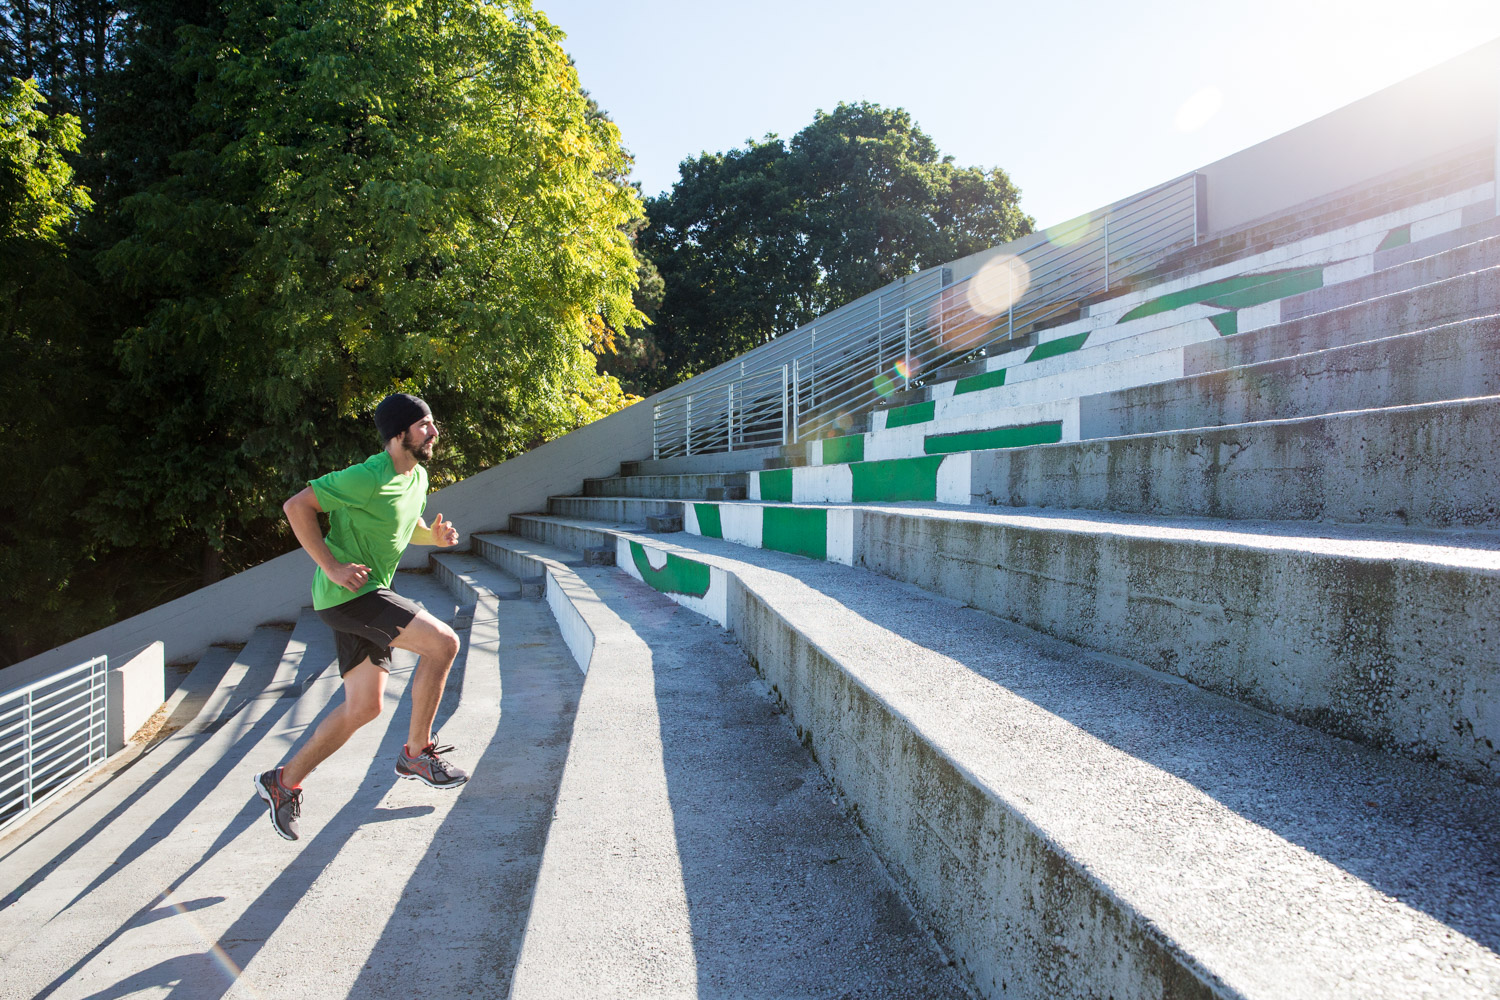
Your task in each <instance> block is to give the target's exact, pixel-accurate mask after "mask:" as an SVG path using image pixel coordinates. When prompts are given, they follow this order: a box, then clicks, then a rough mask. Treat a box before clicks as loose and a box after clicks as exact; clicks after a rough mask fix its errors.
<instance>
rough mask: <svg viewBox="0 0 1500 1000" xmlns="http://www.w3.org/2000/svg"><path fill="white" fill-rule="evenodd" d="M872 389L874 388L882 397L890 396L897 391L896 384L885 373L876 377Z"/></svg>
mask: <svg viewBox="0 0 1500 1000" xmlns="http://www.w3.org/2000/svg"><path fill="white" fill-rule="evenodd" d="M871 388H873V389H874V390H875V391H876V392H877V393H879V394H880V395H882V396H889V395H890V394H891V393H893V392H895V391H896V383H895V381H894V380H893V379H892V378H891V377H890V376H889V375H886V374H885V373H884V372H882V373H881V374H879V375H876V376H875V380H874V382H873V383H872V385H871Z"/></svg>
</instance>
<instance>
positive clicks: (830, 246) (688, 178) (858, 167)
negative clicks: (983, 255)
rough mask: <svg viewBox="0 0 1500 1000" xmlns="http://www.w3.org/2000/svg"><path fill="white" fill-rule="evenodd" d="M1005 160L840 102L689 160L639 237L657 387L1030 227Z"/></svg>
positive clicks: (893, 112) (891, 112)
mask: <svg viewBox="0 0 1500 1000" xmlns="http://www.w3.org/2000/svg"><path fill="white" fill-rule="evenodd" d="M1019 199H1020V192H1019V191H1018V190H1017V189H1016V187H1015V185H1013V184H1012V183H1011V181H1010V178H1009V177H1008V176H1007V175H1006V174H1005V173H1004V171H1002V170H999V169H994V170H983V169H979V168H975V167H967V168H965V167H958V166H955V165H954V163H953V159H952V157H946V156H942V155H941V154H940V153H939V151H938V148H937V146H936V144H935V143H934V142H933V141H932V139H931V138H929V137H928V136H927V135H926V134H925V133H924V132H922V130H921V129H920V128H918V127H917V125H916V123H915V122H913V121H912V120H911V116H910V115H908V114H907V113H906V112H905V111H903V110H901V109H899V108H897V109H887V108H882V107H880V106H879V105H876V104H869V103H858V104H840V105H839V106H838V107H837V108H836V109H835V110H834V111H833V112H832V113H824V112H821V111H820V112H818V114H817V116H816V117H815V118H814V120H813V122H812V124H810V125H808V126H807V127H806V128H804V129H803V130H802V131H800V132H798V133H797V135H795V136H794V137H793V138H792V140H791V142H790V143H783V142H782V141H781V140H780V139H778V138H777V137H776V136H774V135H770V136H767V137H766V138H765V139H764V140H762V141H755V140H749V141H747V142H746V144H745V148H743V149H736V150H731V151H730V152H729V153H714V154H707V153H705V154H703V155H701V156H699V157H697V158H695V159H689V160H686V161H684V162H683V163H682V166H681V177H680V179H679V180H678V181H677V183H676V184H674V185H673V187H672V190H671V191H670V192H668V193H666V194H663V195H661V196H659V197H656V198H653V199H651V200H650V201H649V202H648V203H647V206H646V213H647V216H648V217H649V218H650V219H651V226H650V228H649V229H647V230H646V231H645V232H644V233H642V234H641V238H640V244H641V247H642V249H643V251H644V252H645V254H646V256H647V257H649V258H650V259H651V260H652V261H653V262H654V263H655V264H656V266H657V268H658V269H659V271H660V273H661V276H662V279H663V281H664V284H665V293H664V296H663V299H662V302H661V305H660V308H659V309H658V310H657V313H656V317H655V320H656V327H655V329H654V331H653V332H654V338H655V343H656V345H657V347H658V349H659V350H660V352H661V355H662V358H663V362H662V364H661V366H660V367H659V368H658V369H657V378H656V379H655V380H654V382H653V383H652V384H650V385H647V386H645V387H644V388H647V389H652V390H655V389H661V388H665V387H666V386H669V385H672V384H674V383H676V382H679V381H681V380H682V379H684V378H687V377H689V376H691V375H694V374H696V373H698V372H701V371H704V370H706V369H708V368H711V367H713V366H714V365H716V364H719V363H721V362H724V361H727V360H729V359H730V358H733V357H735V356H737V355H739V354H742V353H743V352H745V351H747V350H750V349H751V348H754V347H757V346H759V345H760V344H762V343H765V342H766V341H767V340H769V339H771V338H772V337H775V336H777V335H779V334H782V333H786V332H788V331H789V330H792V329H795V328H796V327H798V326H800V325H802V324H804V323H807V322H809V321H810V320H812V319H814V318H815V317H817V316H818V315H820V314H821V313H823V312H826V311H828V310H829V309H833V308H837V307H838V306H840V305H843V304H844V303H846V302H850V301H853V300H854V299H856V298H858V297H859V296H861V295H864V294H866V293H868V292H871V291H874V290H875V289H877V288H879V287H881V286H882V285H885V284H887V283H889V282H891V281H893V280H895V279H897V278H899V277H901V276H903V275H905V274H910V273H911V272H913V271H916V270H920V269H922V268H925V267H931V266H934V265H937V264H941V263H944V262H946V261H949V260H953V259H954V258H957V257H962V256H964V255H966V254H970V253H975V252H978V251H979V250H983V249H985V248H987V247H991V246H994V245H996V244H999V243H1004V242H1007V241H1009V240H1013V239H1016V238H1018V237H1020V236H1024V235H1026V234H1027V233H1029V232H1030V231H1031V228H1032V225H1033V222H1032V220H1031V218H1030V217H1028V216H1026V215H1025V214H1023V213H1022V212H1021V210H1020V207H1019Z"/></svg>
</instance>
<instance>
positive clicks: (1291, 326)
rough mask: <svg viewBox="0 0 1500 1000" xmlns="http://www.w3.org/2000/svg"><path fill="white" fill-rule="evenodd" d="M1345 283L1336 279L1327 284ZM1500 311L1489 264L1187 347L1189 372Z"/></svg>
mask: <svg viewBox="0 0 1500 1000" xmlns="http://www.w3.org/2000/svg"><path fill="white" fill-rule="evenodd" d="M1340 287H1342V286H1339V285H1335V286H1333V288H1330V289H1327V290H1328V291H1332V290H1333V289H1334V288H1340ZM1496 313H1500V271H1497V269H1496V268H1490V269H1488V270H1485V271H1480V272H1478V273H1475V274H1465V275H1461V276H1459V277H1456V278H1452V279H1449V280H1447V281H1439V282H1436V283H1434V284H1431V285H1426V286H1423V287H1421V288H1415V289H1412V290H1410V291H1404V292H1394V293H1391V294H1389V295H1382V296H1379V297H1377V298H1373V299H1369V300H1366V301H1361V302H1358V303H1356V304H1354V305H1347V306H1343V307H1341V308H1336V309H1330V310H1328V311H1327V312H1320V313H1317V314H1315V315H1312V316H1306V317H1303V318H1301V319H1293V320H1289V321H1287V322H1284V323H1278V324H1276V325H1275V326H1268V327H1263V328H1261V329H1259V330H1251V331H1249V332H1246V333H1238V334H1235V335H1234V336H1232V337H1225V338H1223V339H1221V340H1205V341H1201V342H1199V343H1196V344H1190V345H1188V346H1187V347H1185V348H1184V349H1183V359H1182V371H1183V374H1184V375H1199V374H1202V373H1204V372H1214V371H1219V370H1221V369H1224V368H1235V367H1239V366H1241V365H1253V364H1258V363H1260V362H1262V361H1274V360H1276V359H1278V358H1289V357H1292V356H1293V355H1296V354H1307V353H1310V352H1312V351H1324V350H1328V349H1329V348H1331V347H1344V346H1346V345H1350V344H1360V343H1365V342H1367V341H1371V340H1380V339H1383V338H1385V337H1394V336H1398V335H1400V334H1403V333H1414V332H1417V331H1420V330H1430V329H1432V328H1433V327H1440V326H1448V325H1450V324H1454V323H1460V322H1464V321H1468V320H1472V319H1475V318H1477V317H1481V316H1493V315H1495V314H1496Z"/></svg>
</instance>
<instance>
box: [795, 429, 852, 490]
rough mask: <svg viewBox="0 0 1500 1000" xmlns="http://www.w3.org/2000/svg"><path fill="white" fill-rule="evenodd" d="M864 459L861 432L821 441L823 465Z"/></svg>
mask: <svg viewBox="0 0 1500 1000" xmlns="http://www.w3.org/2000/svg"><path fill="white" fill-rule="evenodd" d="M864 460H865V436H864V435H863V434H850V435H848V436H847V437H836V438H825V439H824V441H823V464H824V465H842V464H843V463H845V462H863V461H864ZM788 499H790V498H788Z"/></svg>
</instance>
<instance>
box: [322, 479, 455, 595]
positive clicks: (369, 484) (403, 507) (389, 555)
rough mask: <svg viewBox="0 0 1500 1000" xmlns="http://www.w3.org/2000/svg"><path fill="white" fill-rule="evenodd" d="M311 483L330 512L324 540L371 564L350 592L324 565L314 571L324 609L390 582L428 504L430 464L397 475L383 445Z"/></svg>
mask: <svg viewBox="0 0 1500 1000" xmlns="http://www.w3.org/2000/svg"><path fill="white" fill-rule="evenodd" d="M308 485H309V486H311V487H312V490H313V494H314V495H315V496H317V498H318V506H319V507H322V508H323V509H324V510H325V511H327V512H328V523H329V528H328V538H327V539H326V540H327V542H328V549H329V551H330V552H332V553H333V557H334V558H335V559H337V560H338V561H339V562H346V563H363V564H364V565H366V566H368V567H370V579H369V580H368V581H367V582H366V583H365V585H364V586H363V587H361V588H359V590H358V591H356V592H352V593H351V592H350V591H348V590H345V589H344V588H343V587H340V586H339V585H338V584H336V583H334V582H333V581H332V580H330V579H328V575H327V574H326V573H324V572H323V570H322V568H321V567H320V568H319V569H318V571H317V572H316V573H314V574H313V585H312V596H313V607H314V608H316V609H318V610H319V611H321V610H322V609H324V608H332V607H336V606H338V605H340V604H343V603H344V602H346V601H352V600H354V599H355V598H356V597H358V596H359V595H360V594H368V593H369V592H370V591H372V590H375V589H376V588H378V587H389V586H390V585H391V581H392V580H394V579H395V578H396V565H397V564H398V563H400V562H401V553H402V552H404V551H406V545H407V543H408V542H410V541H411V533H412V532H413V531H414V530H416V527H417V521H418V519H420V518H421V516H422V508H423V507H425V506H426V504H427V470H426V469H424V468H422V467H421V466H420V465H418V466H416V467H415V468H413V469H412V470H411V472H409V473H408V474H406V475H404V476H402V475H398V474H397V473H396V467H395V466H394V465H392V464H391V456H390V455H388V454H387V453H385V452H383V451H382V452H377V453H376V454H374V455H371V456H370V457H369V458H367V459H365V460H364V461H363V462H361V463H360V464H359V465H351V466H349V468H347V469H344V470H343V471H341V472H330V473H329V474H328V475H326V476H320V477H319V478H317V479H314V480H313V481H312V482H310V483H309V484H308Z"/></svg>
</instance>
